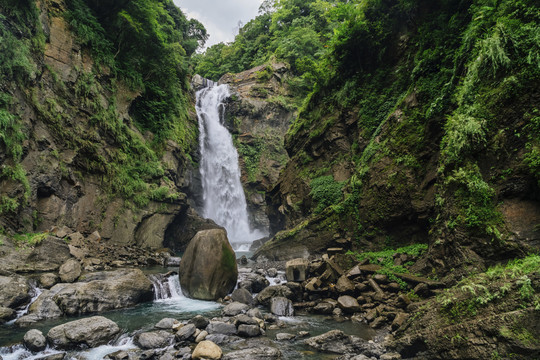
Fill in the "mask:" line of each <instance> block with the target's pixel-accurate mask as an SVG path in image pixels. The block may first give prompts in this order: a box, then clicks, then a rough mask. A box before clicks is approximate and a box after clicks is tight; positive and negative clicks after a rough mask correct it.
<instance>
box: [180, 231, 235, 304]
mask: <svg viewBox="0 0 540 360" xmlns="http://www.w3.org/2000/svg"><path fill="white" fill-rule="evenodd" d="M179 277H180V285H181V286H182V292H183V293H184V295H186V296H188V297H191V298H195V299H201V300H217V299H219V298H222V297H224V296H225V295H227V294H228V293H230V292H231V291H232V290H233V289H234V286H235V285H236V280H237V279H238V268H237V265H236V256H235V254H234V250H233V249H232V247H231V244H230V243H229V240H228V239H227V233H226V231H225V230H222V229H211V230H203V231H199V232H198V233H197V234H196V235H195V236H194V237H193V239H192V240H191V242H190V243H189V245H188V247H187V249H186V252H185V253H184V256H183V257H182V260H181V261H180V271H179Z"/></svg>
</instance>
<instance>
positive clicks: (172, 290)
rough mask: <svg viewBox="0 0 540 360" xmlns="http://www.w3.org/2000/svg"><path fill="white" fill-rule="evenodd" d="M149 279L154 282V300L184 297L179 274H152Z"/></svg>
mask: <svg viewBox="0 0 540 360" xmlns="http://www.w3.org/2000/svg"><path fill="white" fill-rule="evenodd" d="M148 279H149V280H150V281H151V282H152V287H153V289H154V300H164V299H176V298H179V297H183V295H182V290H181V289H180V281H179V280H178V274H176V273H172V274H151V275H148Z"/></svg>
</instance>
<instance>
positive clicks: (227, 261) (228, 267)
mask: <svg viewBox="0 0 540 360" xmlns="http://www.w3.org/2000/svg"><path fill="white" fill-rule="evenodd" d="M221 264H222V266H223V270H224V271H227V272H233V271H237V265H236V255H235V253H234V251H233V250H232V248H231V247H230V245H229V246H227V244H225V243H223V244H222V246H221Z"/></svg>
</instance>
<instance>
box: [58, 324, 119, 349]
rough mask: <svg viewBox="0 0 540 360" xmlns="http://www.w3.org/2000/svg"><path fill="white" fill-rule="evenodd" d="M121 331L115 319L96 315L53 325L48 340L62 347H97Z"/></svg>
mask: <svg viewBox="0 0 540 360" xmlns="http://www.w3.org/2000/svg"><path fill="white" fill-rule="evenodd" d="M119 332H120V328H119V327H118V325H116V323H115V322H114V321H111V320H109V319H107V318H104V317H103V316H94V317H90V318H86V319H81V320H75V321H71V322H68V323H65V324H62V325H59V326H55V327H53V328H52V329H51V330H49V332H48V333H47V340H49V343H50V344H51V345H53V346H54V347H56V348H60V349H73V348H77V347H80V346H83V347H84V346H88V347H95V346H99V345H103V344H106V343H108V342H109V341H111V340H113V339H114V338H115V337H116V335H117V334H118V333H119Z"/></svg>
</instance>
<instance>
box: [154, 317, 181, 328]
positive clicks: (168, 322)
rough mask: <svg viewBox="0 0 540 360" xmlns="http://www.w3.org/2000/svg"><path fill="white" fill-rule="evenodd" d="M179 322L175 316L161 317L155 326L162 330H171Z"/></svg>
mask: <svg viewBox="0 0 540 360" xmlns="http://www.w3.org/2000/svg"><path fill="white" fill-rule="evenodd" d="M177 323H178V320H176V319H173V318H164V319H161V320H160V321H159V322H158V323H157V324H156V325H154V327H155V328H156V329H160V330H171V329H172V328H173V326H174V325H175V324H177Z"/></svg>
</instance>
